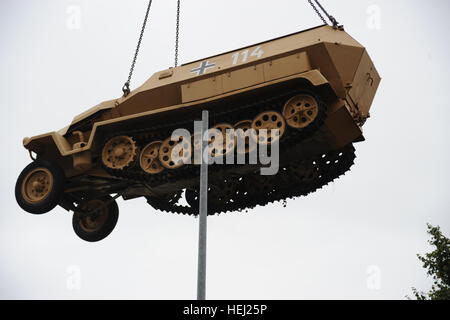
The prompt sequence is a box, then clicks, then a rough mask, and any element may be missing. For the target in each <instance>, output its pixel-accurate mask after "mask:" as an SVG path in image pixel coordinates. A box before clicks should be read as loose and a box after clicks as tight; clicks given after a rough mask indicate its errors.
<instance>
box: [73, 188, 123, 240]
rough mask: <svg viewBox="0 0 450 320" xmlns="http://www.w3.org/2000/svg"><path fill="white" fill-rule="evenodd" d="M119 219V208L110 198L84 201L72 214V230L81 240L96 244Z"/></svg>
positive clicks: (110, 230) (109, 231) (108, 232)
mask: <svg viewBox="0 0 450 320" xmlns="http://www.w3.org/2000/svg"><path fill="white" fill-rule="evenodd" d="M118 219H119V207H118V206H117V202H116V201H115V200H113V199H112V198H111V196H104V197H100V198H97V199H91V200H86V201H84V202H83V203H81V205H80V210H79V211H75V213H74V214H73V219H72V225H73V230H74V231H75V233H76V234H77V236H78V237H80V238H81V239H83V240H85V241H88V242H97V241H100V240H103V239H105V238H106V237H107V236H108V235H109V234H110V233H111V232H112V231H113V230H114V228H115V226H116V224H117V220H118Z"/></svg>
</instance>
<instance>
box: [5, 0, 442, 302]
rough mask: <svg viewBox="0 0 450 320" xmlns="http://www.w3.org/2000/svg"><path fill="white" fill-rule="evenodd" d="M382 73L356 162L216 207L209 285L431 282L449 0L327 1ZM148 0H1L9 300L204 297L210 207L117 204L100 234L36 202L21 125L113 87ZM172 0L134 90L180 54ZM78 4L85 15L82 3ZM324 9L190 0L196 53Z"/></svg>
mask: <svg viewBox="0 0 450 320" xmlns="http://www.w3.org/2000/svg"><path fill="white" fill-rule="evenodd" d="M322 3H323V4H324V5H325V6H326V7H327V8H328V9H329V11H330V12H331V13H332V14H333V15H334V16H335V17H336V18H338V20H339V21H340V22H342V23H343V24H344V25H345V28H346V31H347V32H348V33H350V34H351V35H352V36H353V37H354V38H356V39H357V40H358V41H359V42H361V43H362V44H363V45H365V46H366V48H367V50H368V52H369V54H370V56H371V58H372V59H373V61H374V63H375V65H376V67H377V69H378V71H379V73H380V75H381V76H382V78H383V80H382V82H381V85H380V87H379V90H378V93H377V96H376V98H375V101H374V103H373V105H372V109H371V114H372V118H371V119H369V121H368V122H367V124H366V125H365V127H364V133H365V137H366V139H367V141H365V142H363V143H359V144H357V145H356V150H357V151H356V152H357V159H356V164H355V166H354V167H353V168H352V170H351V172H349V173H347V174H346V175H345V176H344V177H342V178H340V179H338V180H337V181H336V182H334V183H332V184H331V185H329V186H327V187H325V188H323V189H322V190H320V191H319V192H317V193H315V194H312V195H310V196H308V197H307V198H299V199H296V200H291V201H288V205H287V207H286V208H283V207H282V205H281V204H273V205H269V206H266V207H263V208H261V207H258V208H256V209H253V210H250V211H249V213H247V214H242V213H241V214H227V215H221V216H214V217H211V218H209V220H208V222H209V230H208V241H209V242H208V271H207V297H208V298H210V299H314V298H323V299H348V298H355V299H403V298H404V297H405V295H407V294H411V289H410V288H411V287H412V286H415V287H417V288H418V289H421V290H428V289H429V288H430V286H431V280H430V279H428V278H427V277H426V272H425V270H424V269H423V268H422V266H421V263H420V262H419V260H418V259H417V257H416V254H417V253H425V252H427V251H428V250H430V247H429V246H428V245H427V239H428V235H427V234H426V223H427V222H430V223H432V224H434V225H440V226H441V228H442V230H443V232H444V233H445V234H446V235H447V236H450V218H449V209H450V197H449V186H450V182H449V181H450V169H449V163H450V153H449V145H450V144H449V138H450V135H449V133H450V126H449V124H448V119H449V118H450V111H449V107H448V103H449V101H450V91H449V80H448V79H449V75H448V71H449V64H450V62H449V59H448V52H449V44H448V40H447V39H448V32H449V25H448V23H447V22H446V20H447V19H448V13H449V12H450V11H449V9H450V3H449V2H448V1H444V0H432V1H419V0H415V1H414V0H410V1H404V0H402V1H401V0H397V1H388V0H384V1H382V0H371V1H367V0H339V1H336V0H335V1H332V0H323V1H322ZM146 5H147V1H144V0H140V1H137V0H134V1H118V0H115V1H111V0H85V1H79V0H72V1H62V0H40V1H32V0H28V1H26V0H19V1H18V0H2V1H1V2H0V45H1V49H0V68H1V73H0V93H1V98H2V101H1V111H2V113H1V117H0V121H1V126H0V136H1V141H2V151H3V156H2V157H1V158H0V159H1V160H0V161H1V164H2V166H1V168H2V169H3V170H2V175H1V177H2V179H1V182H0V191H1V192H0V201H1V208H2V210H1V213H0V298H3V299H42V298H44V299H46V298H52V299H53V298H59V299H82V298H87V299H91V298H101V299H103V298H106V299H110V298H125V299H129V298H138V299H194V298H195V297H196V267H197V228H198V220H197V219H194V218H191V217H184V216H177V215H172V214H167V213H161V212H157V211H155V210H154V209H153V208H151V207H150V206H148V205H147V204H146V202H145V200H144V199H138V200H132V201H127V202H125V201H122V200H120V201H119V206H120V210H121V211H120V218H119V222H118V224H117V227H116V229H115V230H114V231H113V233H112V234H111V235H110V236H109V237H108V238H107V239H105V240H104V241H102V242H99V243H94V244H93V243H87V242H83V241H82V240H80V239H78V237H77V236H76V235H75V234H74V232H73V230H72V225H71V223H72V215H71V214H70V213H68V212H65V211H64V210H63V209H61V208H57V209H55V210H53V211H52V212H51V213H49V214H46V215H42V216H33V215H30V214H28V213H25V212H23V211H22V210H21V209H20V208H19V207H18V205H17V204H16V202H15V199H14V184H15V181H16V179H17V176H18V175H19V173H20V171H21V170H22V169H23V168H24V167H25V166H26V165H27V164H28V163H29V162H30V159H29V157H28V153H27V152H26V150H25V149H24V148H23V147H22V138H23V137H25V136H33V135H36V134H40V133H44V132H48V131H54V130H58V129H60V128H62V127H64V126H66V125H67V124H68V123H70V121H71V119H72V118H73V117H74V116H75V115H77V114H79V113H81V112H83V111H84V110H86V109H88V108H90V107H92V106H94V105H96V104H97V103H99V102H101V101H104V100H109V99H113V98H117V97H118V96H120V94H121V87H122V84H123V83H124V82H125V80H126V77H127V75H128V70H129V66H130V63H131V58H132V55H133V53H134V52H133V51H134V48H135V45H136V41H137V38H138V32H139V30H140V27H141V23H142V19H143V16H144V13H145V9H146ZM175 10H176V0H171V1H167V0H165V1H162V0H154V3H153V7H152V11H151V14H150V21H149V25H148V29H147V33H146V35H145V36H144V40H143V46H142V49H141V54H140V56H139V59H138V62H137V65H136V69H135V75H134V78H133V80H132V87H133V88H135V87H136V86H138V85H140V84H142V83H143V82H144V81H145V80H146V79H147V78H149V77H150V76H151V75H152V74H153V73H154V72H157V71H160V70H163V69H166V68H167V67H170V66H172V64H173V59H174V58H173V51H174V33H175ZM77 12H80V16H79V18H80V19H79V24H78V23H77V19H75V20H74V19H73V17H74V16H73V15H74V14H75V15H76V14H77ZM319 24H321V21H320V20H319V18H318V17H317V16H316V15H315V14H314V11H313V10H312V9H311V8H310V7H309V5H308V3H307V1H306V0H304V1H301V0H278V1H265V0H264V1H262V0H259V1H256V0H246V1H242V0H239V1H238V0H227V1H224V0H191V1H182V23H181V42H180V59H181V62H183V63H185V62H189V61H192V60H196V59H201V58H203V57H207V56H210V55H213V54H218V53H221V52H225V51H230V50H233V49H236V48H240V47H243V46H246V45H250V44H254V43H257V42H260V41H264V40H268V39H271V38H274V37H278V36H282V35H285V34H289V33H292V32H296V31H300V30H303V29H306V28H310V27H313V26H316V25H319Z"/></svg>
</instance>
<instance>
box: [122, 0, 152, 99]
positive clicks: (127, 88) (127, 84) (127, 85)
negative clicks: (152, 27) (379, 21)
mask: <svg viewBox="0 0 450 320" xmlns="http://www.w3.org/2000/svg"><path fill="white" fill-rule="evenodd" d="M151 6H152V0H149V1H148V6H147V12H146V13H145V18H144V23H143V25H142V29H141V34H140V36H139V41H138V44H137V47H136V52H135V53H134V57H133V62H132V63H131V68H130V73H129V74H128V80H127V82H125V84H124V85H123V87H122V91H123V96H124V97H126V96H128V95H129V94H130V81H131V76H132V75H133V71H134V66H135V64H136V59H137V57H138V54H139V49H140V47H141V42H142V37H143V36H144V31H145V26H146V24H147V20H148V14H149V13H150V7H151Z"/></svg>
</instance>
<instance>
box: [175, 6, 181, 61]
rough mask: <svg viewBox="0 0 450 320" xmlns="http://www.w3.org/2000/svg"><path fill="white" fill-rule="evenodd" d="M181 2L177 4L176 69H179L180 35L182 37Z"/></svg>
mask: <svg viewBox="0 0 450 320" xmlns="http://www.w3.org/2000/svg"><path fill="white" fill-rule="evenodd" d="M180 2H181V0H178V3H177V27H176V29H177V31H176V33H175V68H176V67H178V42H179V35H180Z"/></svg>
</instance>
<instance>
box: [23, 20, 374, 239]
mask: <svg viewBox="0 0 450 320" xmlns="http://www.w3.org/2000/svg"><path fill="white" fill-rule="evenodd" d="M379 82H380V77H379V75H378V73H377V70H376V69H375V66H374V65H373V63H372V61H371V59H370V58H369V55H368V53H367V52H366V50H365V49H364V47H363V46H362V45H361V44H359V43H358V42H357V41H356V40H354V39H353V38H352V37H351V36H349V35H348V34H347V33H346V32H345V31H344V30H343V29H342V28H333V27H330V26H327V25H324V26H320V27H316V28H312V29H309V30H305V31H302V32H298V33H295V34H291V35H288V36H285V37H281V38H278V39H274V40H270V41H267V42H263V43H259V44H255V45H252V46H248V47H245V48H241V49H238V50H234V51H230V52H227V53H224V54H221V55H217V56H213V57H209V58H205V59H202V60H199V61H194V62H192V63H188V64H185V65H182V66H180V67H177V68H171V69H168V70H164V71H161V72H157V73H155V74H154V75H153V76H152V77H151V78H150V79H149V80H148V81H147V82H145V83H144V84H143V85H142V86H141V87H139V88H137V89H136V90H134V91H131V93H130V94H128V95H127V96H125V97H122V98H119V99H115V100H110V101H106V102H103V103H100V104H99V105H97V106H95V107H93V108H92V109H90V110H88V111H86V112H84V113H83V114H81V115H79V116H77V117H75V118H74V120H73V121H72V123H71V124H70V125H69V126H67V127H66V128H64V129H62V130H60V131H57V132H50V133H46V134H42V135H39V136H35V137H32V138H25V139H24V140H23V144H24V146H25V148H26V149H27V150H29V151H30V155H32V158H33V160H34V161H33V162H32V163H31V164H30V165H29V166H27V167H26V168H25V169H24V170H23V172H22V173H21V174H20V176H19V178H18V180H17V184H16V191H15V192H16V198H17V201H18V203H19V205H20V206H21V207H22V208H23V209H24V210H25V211H28V212H30V213H34V214H42V213H45V212H48V211H50V210H52V209H53V208H54V207H55V206H57V205H60V206H61V207H63V208H65V209H67V210H71V211H74V218H73V225H74V228H75V231H76V233H77V234H78V235H79V236H80V237H81V238H83V239H85V240H88V241H97V240H100V239H102V238H104V237H105V236H107V235H108V234H109V232H111V231H112V229H113V228H114V226H115V223H116V221H117V215H118V208H117V204H116V202H115V198H117V197H119V196H122V197H123V199H125V200H128V199H133V198H137V197H142V196H144V197H146V198H147V200H148V203H149V204H150V205H151V206H153V207H154V208H156V209H159V210H163V211H168V212H176V213H181V214H189V215H196V214H197V211H198V210H197V201H198V199H197V198H198V197H197V190H198V183H199V178H198V177H199V166H198V165H196V164H186V163H185V162H183V161H181V162H180V161H179V159H173V156H172V151H173V149H174V148H175V147H176V146H177V145H179V144H180V143H182V144H184V143H185V142H186V141H185V140H182V141H181V140H178V141H172V140H171V134H172V132H173V131H174V130H175V129H178V128H184V129H187V130H188V131H189V132H192V133H193V132H194V120H200V118H201V111H202V110H208V111H209V115H210V118H209V123H210V127H211V128H216V129H218V130H220V131H221V132H223V133H224V134H225V132H226V130H227V129H233V128H239V129H243V130H244V132H246V131H245V130H250V131H251V132H253V133H254V132H256V133H257V134H256V135H255V134H252V135H249V136H248V140H246V141H247V145H246V148H245V151H244V153H248V152H249V151H250V150H249V146H250V145H252V144H251V143H250V142H249V141H250V139H254V140H252V141H256V142H257V144H259V145H266V146H267V145H270V144H272V143H274V141H277V142H279V150H280V154H279V161H280V165H279V170H278V173H277V174H276V175H272V176H264V175H260V172H259V170H258V169H259V168H260V167H261V165H260V164H234V165H230V164H226V165H220V164H213V165H211V166H210V168H209V184H210V187H209V197H208V198H209V200H208V201H209V204H208V209H209V214H214V213H221V212H227V211H240V210H245V209H247V208H252V207H255V206H257V205H265V204H267V203H269V202H273V201H280V200H285V199H287V198H292V197H297V196H301V195H307V194H309V193H311V192H314V191H315V190H317V189H318V188H321V187H322V186H324V185H326V184H327V183H329V182H330V181H332V180H334V179H336V178H337V177H339V176H340V175H342V174H344V173H345V172H346V171H347V170H349V168H350V167H351V165H352V164H353V160H354V158H355V154H354V148H353V143H355V142H359V141H363V140H364V137H363V134H362V131H361V128H362V126H363V124H364V122H365V121H366V119H367V118H368V117H369V109H370V107H371V104H372V100H373V98H374V95H375V92H376V90H377V87H378V84H379ZM251 129H253V130H251ZM261 129H278V131H277V132H278V133H277V134H276V135H273V136H271V135H270V134H269V135H268V136H266V137H265V138H264V139H259V136H258V132H260V130H261ZM189 142H190V141H189ZM210 142H211V145H213V146H214V142H213V141H210ZM194 147H195V146H194ZM213 149H214V148H213ZM183 150H184V153H183V152H181V153H180V156H181V158H183V159H184V160H186V159H187V158H190V157H192V156H193V154H194V152H192V149H189V150H188V149H183ZM235 151H236V146H235V144H231V145H226V146H225V147H224V148H223V150H222V149H220V150H219V149H218V150H215V151H214V150H213V152H216V154H215V156H229V155H230V154H234V155H235V156H236V155H237V154H238V153H237V152H235ZM113 194H114V195H115V196H114V197H112V196H111V195H113ZM180 198H183V199H184V200H183V199H180ZM183 203H184V204H183Z"/></svg>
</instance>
